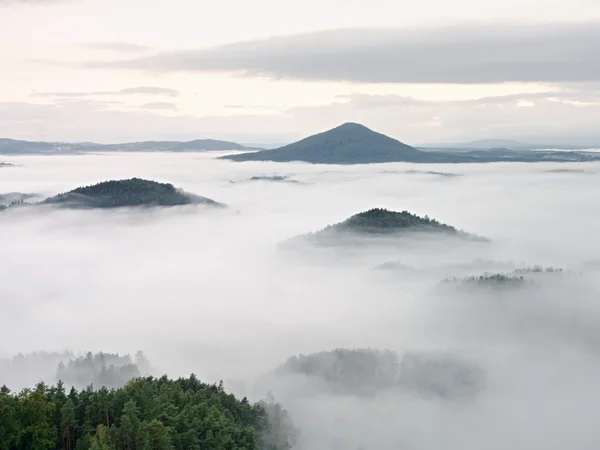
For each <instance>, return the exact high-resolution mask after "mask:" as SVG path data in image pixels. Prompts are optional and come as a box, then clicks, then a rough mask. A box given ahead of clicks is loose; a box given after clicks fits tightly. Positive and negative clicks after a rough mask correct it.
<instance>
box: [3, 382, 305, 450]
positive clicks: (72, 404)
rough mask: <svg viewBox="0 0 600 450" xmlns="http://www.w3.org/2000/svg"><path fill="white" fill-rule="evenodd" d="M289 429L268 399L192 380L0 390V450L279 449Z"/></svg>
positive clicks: (284, 445)
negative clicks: (237, 394)
mask: <svg viewBox="0 0 600 450" xmlns="http://www.w3.org/2000/svg"><path fill="white" fill-rule="evenodd" d="M292 430H293V428H292V426H291V423H290V421H289V418H288V417H287V413H286V412H285V410H283V409H282V408H281V406H280V405H277V404H276V403H275V402H274V399H272V398H270V399H268V400H267V401H266V402H260V403H257V404H250V403H249V402H248V400H247V399H246V398H244V399H242V400H238V399H237V398H235V397H234V396H233V395H231V394H227V393H226V392H225V390H224V389H223V386H222V384H219V385H214V384H206V383H202V382H200V381H199V380H198V379H197V378H196V377H195V376H194V375H192V376H190V377H189V378H180V379H177V380H170V379H168V378H167V377H166V376H164V377H161V378H152V377H148V378H136V379H134V380H132V381H130V382H129V383H128V384H127V385H125V386H124V387H122V388H120V389H111V390H109V389H107V388H100V389H94V388H93V387H92V386H89V387H88V388H85V389H83V390H81V391H77V390H76V389H71V390H70V391H67V390H66V389H65V387H64V385H63V384H62V382H59V383H58V384H56V385H55V386H51V387H49V386H47V385H45V384H43V383H39V384H38V385H36V386H35V388H33V389H24V390H23V391H21V392H20V393H18V394H14V393H12V392H11V391H10V390H9V389H8V388H7V387H6V386H4V387H2V388H1V389H0V449H2V450H52V449H65V450H117V449H126V450H180V449H181V450H192V449H196V450H199V449H202V450H225V449H231V450H234V449H235V450H258V449H261V450H284V449H288V448H290V443H291V442H293V438H294V435H293V431H292ZM288 438H289V439H288Z"/></svg>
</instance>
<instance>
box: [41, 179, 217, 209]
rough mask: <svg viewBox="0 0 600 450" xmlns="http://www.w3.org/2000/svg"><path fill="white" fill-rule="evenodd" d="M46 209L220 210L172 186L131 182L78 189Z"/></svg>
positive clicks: (52, 199) (52, 200)
mask: <svg viewBox="0 0 600 450" xmlns="http://www.w3.org/2000/svg"><path fill="white" fill-rule="evenodd" d="M42 204H47V205H59V206H68V207H72V208H119V207H135V206H179V205H191V204H206V205H211V206H220V207H223V206H224V205H222V204H221V203H217V202H215V201H214V200H211V199H209V198H206V197H200V196H198V195H194V194H189V193H187V192H183V191H181V190H179V189H176V188H175V187H174V186H173V185H172V184H168V183H158V182H156V181H149V180H142V179H140V178H131V179H128V180H112V181H104V182H102V183H98V184H95V185H92V186H86V187H79V188H77V189H73V190H72V191H69V192H66V193H64V194H59V195H57V196H54V197H50V198H48V199H46V200H44V201H43V202H42Z"/></svg>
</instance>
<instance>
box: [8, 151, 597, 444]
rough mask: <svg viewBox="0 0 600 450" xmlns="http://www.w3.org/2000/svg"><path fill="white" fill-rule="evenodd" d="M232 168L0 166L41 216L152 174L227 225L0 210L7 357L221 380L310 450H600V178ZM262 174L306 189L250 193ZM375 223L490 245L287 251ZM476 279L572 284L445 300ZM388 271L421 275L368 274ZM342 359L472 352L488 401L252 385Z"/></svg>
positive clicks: (226, 164) (465, 168) (179, 213)
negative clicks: (287, 425)
mask: <svg viewBox="0 0 600 450" xmlns="http://www.w3.org/2000/svg"><path fill="white" fill-rule="evenodd" d="M218 155H219V154H218V153H146V154H142V153H139V154H128V153H110V154H98V155H69V156H66V155H65V156H60V155H57V156H21V157H15V156H7V157H2V161H3V162H8V163H12V164H15V165H17V167H8V168H2V169H0V193H9V192H23V193H32V194H37V195H39V197H40V198H43V197H46V196H50V195H54V194H57V193H60V192H64V191H68V190H70V189H73V188H75V187H78V186H82V185H89V184H94V183H97V182H100V181H105V180H109V179H123V178H130V177H139V178H146V179H150V180H155V181H160V182H169V183H172V184H173V185H175V186H176V187H180V188H183V189H184V190H186V191H189V192H192V193H195V194H199V195H202V196H206V197H209V198H212V199H214V200H217V201H220V202H223V203H226V204H227V205H228V206H230V210H228V211H218V212H210V211H206V210H205V209H202V208H197V207H176V208H168V209H162V210H154V211H133V210H113V211H107V210H103V211H72V210H48V209H35V208H19V209H15V210H14V211H10V210H9V211H5V212H3V213H1V214H0V301H1V303H0V306H1V313H0V357H10V356H12V355H14V354H17V353H29V352H32V351H41V350H46V351H64V350H71V351H73V352H75V353H76V352H79V351H88V350H89V351H95V352H96V351H104V352H114V353H131V354H133V353H135V351H136V350H139V349H142V350H143V351H144V353H145V354H146V356H147V357H148V359H149V360H150V361H151V363H152V365H153V368H154V370H155V372H156V374H158V375H160V374H162V373H166V374H168V375H169V376H179V375H187V374H189V373H191V372H193V373H195V374H197V375H198V377H199V378H200V379H203V380H206V381H210V382H213V381H218V380H219V379H223V380H224V381H225V386H226V388H228V389H231V390H232V391H233V392H234V393H236V394H238V395H248V396H249V397H250V398H252V399H253V400H258V399H259V398H261V397H262V396H264V395H265V394H266V392H264V391H265V390H267V389H271V390H273V391H274V393H275V395H276V398H277V399H278V400H280V401H282V403H283V404H284V406H285V407H286V408H287V409H288V410H289V411H290V414H291V417H292V419H293V420H294V423H295V424H296V426H297V427H298V429H299V430H300V435H301V436H302V439H301V444H299V448H310V449H311V450H314V449H316V450H320V449H323V450H325V449H342V448H344V449H352V450H354V449H377V450H386V449H397V448H407V449H426V450H429V449H431V450H433V449H440V448H445V449H456V450H459V449H460V450H466V449H473V450H481V449H498V450H500V449H503V450H504V449H506V448H519V449H525V448H532V449H537V448H544V449H545V450H549V449H557V450H558V449H561V450H562V449H565V448H569V449H592V448H598V446H599V445H600V432H599V431H598V427H597V425H596V424H595V420H596V419H595V414H594V411H595V409H596V407H597V400H596V399H597V398H598V396H599V395H600V352H599V350H600V304H598V301H599V300H600V297H598V295H597V292H598V290H597V289H598V288H599V287H600V286H599V284H600V283H599V280H598V274H599V273H600V272H599V269H600V263H599V262H600V233H599V232H598V224H599V223H600V208H599V207H598V205H600V164H599V163H585V164H582V163H579V164H570V163H569V164H567V163H538V164H521V163H506V164H501V163H498V164H482V165H479V164H465V165H461V164H447V165H411V164H403V163H398V164H381V165H379V164H378V165H356V166H334V165H311V164H304V163H290V164H283V163H281V164H280V163H263V162H248V163H234V162H230V161H225V160H217V159H214V158H215V156H218ZM565 169H566V170H565ZM263 175H264V176H271V175H285V176H289V179H292V180H297V181H300V182H302V183H287V182H274V181H253V182H248V181H244V180H248V179H249V178H251V177H253V176H263ZM232 182H233V183H232ZM374 207H382V208H388V209H392V210H397V211H402V210H408V211H410V212H412V213H415V214H418V215H421V216H424V215H428V216H429V217H432V218H435V219H438V220H439V221H441V222H443V223H447V224H450V225H453V226H455V227H457V228H459V229H463V230H465V231H468V232H471V233H475V234H477V235H481V236H485V237H487V238H489V239H490V240H491V242H490V243H488V244H482V245H466V244H465V245H464V246H462V245H458V246H456V245H449V244H448V243H446V242H443V241H440V242H429V243H427V244H426V245H424V246H422V247H421V246H419V245H416V244H415V245H410V244H408V245H406V246H405V247H401V248H397V247H389V248H388V247H385V246H383V247H378V248H372V249H367V250H364V249H363V250H362V251H360V252H351V251H350V252H344V251H341V252H336V251H323V252H319V251H317V252H313V251H312V250H311V249H306V251H305V252H303V251H302V250H299V251H295V252H289V253H288V252H283V251H281V249H280V248H278V247H277V244H278V243H280V242H281V241H284V240H286V239H288V238H291V237H293V236H296V235H298V234H303V233H307V232H309V231H316V230H319V229H321V228H323V227H325V226H326V225H329V224H332V223H336V222H339V221H342V220H344V219H346V218H347V217H349V216H351V215H353V214H355V213H358V212H361V211H364V210H366V209H369V208H374ZM238 212H239V214H238ZM447 244H448V245H447ZM477 260H487V261H498V262H507V261H511V262H514V263H515V264H517V265H519V264H521V265H522V264H526V265H535V264H539V265H542V266H554V267H561V268H564V269H565V270H569V271H572V272H573V275H572V276H571V275H569V276H566V275H565V276H564V277H562V278H560V277H559V278H552V277H550V278H548V279H547V280H546V279H545V281H544V280H543V281H542V282H541V283H540V284H539V286H538V287H537V288H536V289H533V288H532V289H531V290H528V291H525V293H523V292H522V293H520V294H516V295H514V296H511V295H507V294H503V295H500V296H498V295H495V294H494V293H493V292H486V291H481V292H479V293H475V294H469V295H466V294H465V295H463V294H461V293H460V292H459V291H456V290H454V291H452V290H447V291H444V290H443V289H442V290H440V288H439V283H440V282H441V281H442V280H443V279H444V278H446V277H452V276H454V275H455V273H454V272H453V269H452V267H455V266H457V265H459V264H470V263H473V262H476V261H477ZM389 261H400V262H402V263H403V264H405V265H407V266H411V267H413V268H418V269H419V270H420V271H419V273H418V274H417V275H415V274H411V273H388V272H386V273H382V272H381V271H376V270H373V267H375V266H376V265H379V264H382V263H385V262H389ZM434 269H435V270H434ZM481 271H483V267H481V268H480V267H478V266H477V263H474V265H473V268H472V273H473V274H478V273H481ZM335 348H378V349H384V348H387V349H391V350H394V351H398V352H400V353H402V352H405V351H407V350H410V351H453V352H459V353H462V354H464V355H468V357H470V358H473V360H475V361H477V362H478V364H480V365H481V367H482V368H483V369H484V370H485V373H486V384H485V388H484V389H483V391H482V392H481V394H480V395H478V396H477V397H476V398H475V399H469V400H468V401H467V400H465V401H458V402H455V401H447V400H440V399H431V398H422V397H420V396H418V395H416V394H415V395H413V394H410V393H403V394H397V395H396V394H389V395H378V396H374V397H369V398H363V397H359V396H352V395H337V394H333V393H328V392H321V393H320V394H319V395H307V396H302V395H300V394H298V392H297V389H296V390H294V389H293V386H290V384H289V383H288V384H286V383H285V382H283V381H282V382H280V383H275V382H274V383H273V385H272V386H267V387H265V388H264V389H263V388H262V387H261V388H260V389H257V388H256V387H255V386H256V385H255V380H257V379H258V378H260V377H261V376H262V375H264V374H265V373H268V372H269V371H271V370H272V369H274V368H276V367H277V366H279V365H280V364H281V363H283V362H284V361H285V360H286V358H288V357H289V356H291V355H296V354H309V353H313V352H320V351H327V350H332V349H335ZM1 375H2V374H0V376H1ZM0 381H1V380H0ZM0 384H1V383H0ZM11 387H12V388H20V387H23V386H11ZM261 389H262V390H261ZM300 445H302V446H303V447H300Z"/></svg>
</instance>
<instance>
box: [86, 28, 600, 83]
mask: <svg viewBox="0 0 600 450" xmlns="http://www.w3.org/2000/svg"><path fill="white" fill-rule="evenodd" d="M84 66H87V67H93V68H96V67H102V68H118V69H137V70H146V71H152V72H171V71H187V72H231V73H239V74H243V75H246V76H258V77H268V78H273V79H296V80H306V81H325V80H328V81H350V82H361V83H501V82H581V81H599V80H600V25H599V24H598V23H597V22H586V23H569V24H551V23H549V24H499V23H490V24H465V25H454V26H445V27H436V28H414V29H413V28H405V29H340V30H330V31H321V32H313V33H306V34H298V35H291V36H277V37H272V38H269V39H265V40H257V41H248V42H239V43H233V44H228V45H223V46H219V47H213V48H208V49H200V50H190V51H173V52H164V53H159V54H157V55H153V56H148V57H142V58H136V59H131V60H128V61H108V62H86V63H84Z"/></svg>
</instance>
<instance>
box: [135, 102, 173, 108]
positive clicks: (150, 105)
mask: <svg viewBox="0 0 600 450" xmlns="http://www.w3.org/2000/svg"><path fill="white" fill-rule="evenodd" d="M140 109H171V110H175V109H177V105H176V104H175V103H170V102H150V103H144V104H143V105H140Z"/></svg>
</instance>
